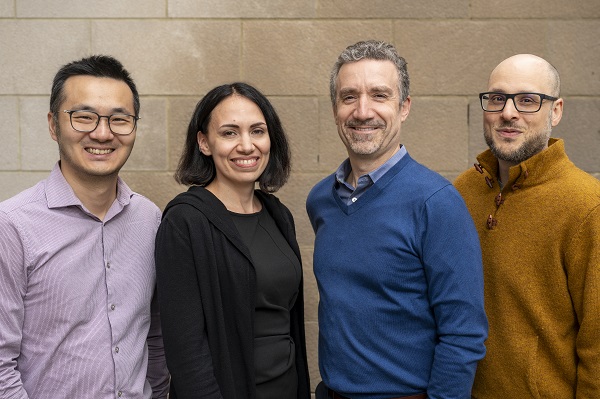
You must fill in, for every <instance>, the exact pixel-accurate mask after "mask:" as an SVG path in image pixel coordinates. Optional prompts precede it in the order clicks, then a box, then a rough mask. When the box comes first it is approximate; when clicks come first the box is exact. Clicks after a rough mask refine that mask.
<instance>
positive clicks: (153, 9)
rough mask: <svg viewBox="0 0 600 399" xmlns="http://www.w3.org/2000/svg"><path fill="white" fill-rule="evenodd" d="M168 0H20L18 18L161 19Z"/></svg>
mask: <svg viewBox="0 0 600 399" xmlns="http://www.w3.org/2000/svg"><path fill="white" fill-rule="evenodd" d="M165 1H166V0H129V1H118V0H108V1H101V2H95V1H77V0H19V1H15V4H16V5H17V17H19V18H128V19H129V18H132V17H134V18H160V17H165V16H166V11H165V10H166V6H165Z"/></svg>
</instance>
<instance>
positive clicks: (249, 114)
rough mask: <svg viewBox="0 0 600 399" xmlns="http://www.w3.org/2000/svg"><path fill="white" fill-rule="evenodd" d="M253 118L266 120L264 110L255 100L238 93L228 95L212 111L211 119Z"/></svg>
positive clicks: (236, 119) (231, 120) (215, 120)
mask: <svg viewBox="0 0 600 399" xmlns="http://www.w3.org/2000/svg"><path fill="white" fill-rule="evenodd" d="M243 119H252V120H253V121H254V122H256V121H263V122H264V120H265V118H264V116H263V113H262V111H261V110H260V108H259V107H258V105H256V104H255V103H254V101H252V100H250V99H248V98H246V97H244V96H238V95H232V96H229V97H226V98H225V99H223V101H221V102H220V103H219V104H217V106H216V107H215V108H214V109H213V111H212V112H211V120H213V121H214V122H215V123H219V122H226V121H229V122H235V121H238V120H243Z"/></svg>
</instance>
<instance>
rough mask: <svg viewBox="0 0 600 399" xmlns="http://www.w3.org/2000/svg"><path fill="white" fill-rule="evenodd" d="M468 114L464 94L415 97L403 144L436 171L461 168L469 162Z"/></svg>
mask: <svg viewBox="0 0 600 399" xmlns="http://www.w3.org/2000/svg"><path fill="white" fill-rule="evenodd" d="M467 113H468V100H467V99H466V98H464V97H418V96H415V97H412V104H411V112H410V114H409V115H408V119H407V120H406V122H405V123H403V124H402V130H401V132H400V134H401V137H402V143H403V144H405V145H406V148H407V150H408V152H409V153H410V154H411V156H412V157H413V158H414V159H416V160H417V161H418V162H420V163H422V164H424V165H426V166H427V167H429V168H431V169H433V170H435V171H437V172H455V171H460V170H462V169H464V167H465V165H466V163H467V161H468V151H467V146H468V137H469V130H468V123H467Z"/></svg>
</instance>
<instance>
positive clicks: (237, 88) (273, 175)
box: [174, 82, 291, 193]
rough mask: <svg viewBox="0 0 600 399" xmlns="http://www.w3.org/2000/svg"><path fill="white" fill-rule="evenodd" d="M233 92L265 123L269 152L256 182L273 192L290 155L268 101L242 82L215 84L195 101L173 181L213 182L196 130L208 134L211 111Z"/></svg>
mask: <svg viewBox="0 0 600 399" xmlns="http://www.w3.org/2000/svg"><path fill="white" fill-rule="evenodd" d="M233 95H238V96H242V97H245V98H247V99H248V100H250V101H252V102H253V103H254V104H256V105H257V106H258V108H260V110H261V112H262V114H263V116H264V118H265V121H266V122H267V130H268V131H269V139H270V140H271V151H270V156H269V162H268V164H267V167H266V168H265V170H264V172H263V173H262V174H261V175H260V177H259V178H258V184H259V187H260V189H261V190H262V191H264V192H269V193H272V192H275V191H277V190H278V189H280V188H281V187H282V186H283V185H284V184H285V182H286V181H287V179H288V177H289V175H290V170H291V156H290V148H289V144H288V141H287V137H286V135H285V132H284V130H283V126H282V124H281V121H280V119H279V116H277V113H276V112H275V108H273V105H271V103H270V102H269V100H267V98H266V97H265V96H264V95H263V94H262V93H261V92H260V91H258V89H256V88H254V87H252V86H250V85H249V84H247V83H242V82H235V83H231V84H225V85H221V86H217V87H215V88H214V89H212V90H211V91H209V92H208V93H206V95H205V96H204V97H203V98H202V99H201V100H200V102H198V104H197V105H196V109H195V110H194V113H193V115H192V119H191V120H190V123H189V125H188V130H187V136H186V139H185V144H184V147H183V152H182V154H181V158H180V159H179V165H178V167H177V171H176V172H175V176H174V177H175V180H177V182H178V183H181V184H185V185H188V186H190V185H197V186H206V185H208V184H209V183H210V182H212V181H213V179H214V178H215V176H216V169H215V162H214V160H213V158H212V156H207V155H204V154H203V153H202V152H201V151H200V149H199V148H198V141H197V136H198V132H202V133H204V134H208V124H209V122H210V116H211V113H212V111H213V110H214V109H215V107H216V106H217V105H219V103H221V101H223V100H224V99H226V98H227V97H230V96H233Z"/></svg>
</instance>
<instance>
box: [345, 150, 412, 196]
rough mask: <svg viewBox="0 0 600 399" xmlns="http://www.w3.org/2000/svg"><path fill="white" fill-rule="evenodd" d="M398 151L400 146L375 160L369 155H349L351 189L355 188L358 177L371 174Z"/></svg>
mask: <svg viewBox="0 0 600 399" xmlns="http://www.w3.org/2000/svg"><path fill="white" fill-rule="evenodd" d="M399 150H400V145H398V147H394V149H393V150H392V151H388V152H387V153H385V154H383V155H380V156H378V157H377V158H372V157H371V156H369V155H358V154H354V153H349V154H348V159H349V161H350V167H351V168H352V171H351V172H350V174H349V175H348V183H350V184H352V187H356V182H357V181H358V178H359V177H361V176H363V175H366V174H368V173H371V172H372V171H374V170H376V169H377V168H379V167H381V165H383V164H384V163H386V162H387V161H388V160H389V159H390V158H391V157H392V156H394V154H395V153H397V152H398V151H399Z"/></svg>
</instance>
